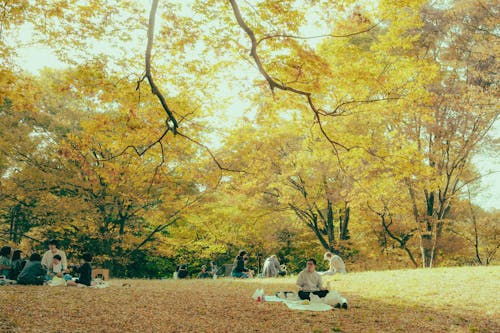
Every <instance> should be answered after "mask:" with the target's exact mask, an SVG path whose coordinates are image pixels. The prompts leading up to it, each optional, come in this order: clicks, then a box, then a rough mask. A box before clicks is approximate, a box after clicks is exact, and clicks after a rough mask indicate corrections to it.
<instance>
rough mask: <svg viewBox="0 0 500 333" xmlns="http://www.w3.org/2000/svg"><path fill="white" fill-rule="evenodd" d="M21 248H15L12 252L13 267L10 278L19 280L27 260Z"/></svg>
mask: <svg viewBox="0 0 500 333" xmlns="http://www.w3.org/2000/svg"><path fill="white" fill-rule="evenodd" d="M21 253H22V252H21V250H15V251H14V252H13V253H12V267H11V269H10V272H9V279H11V280H17V277H18V276H19V274H20V273H21V271H22V270H23V268H24V266H25V265H26V260H23V259H22V258H21Z"/></svg>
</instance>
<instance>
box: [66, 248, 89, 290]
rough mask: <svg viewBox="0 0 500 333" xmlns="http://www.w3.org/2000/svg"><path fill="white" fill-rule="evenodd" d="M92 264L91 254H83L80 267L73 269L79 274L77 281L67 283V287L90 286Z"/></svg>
mask: <svg viewBox="0 0 500 333" xmlns="http://www.w3.org/2000/svg"><path fill="white" fill-rule="evenodd" d="M91 262H92V254H90V253H84V254H83V255H82V264H81V265H80V267H74V268H73V271H75V272H77V273H79V274H80V275H79V277H78V279H76V281H72V280H71V281H67V282H66V285H67V286H73V287H76V286H87V287H89V286H90V285H91V284H92V266H91V265H90V263H91Z"/></svg>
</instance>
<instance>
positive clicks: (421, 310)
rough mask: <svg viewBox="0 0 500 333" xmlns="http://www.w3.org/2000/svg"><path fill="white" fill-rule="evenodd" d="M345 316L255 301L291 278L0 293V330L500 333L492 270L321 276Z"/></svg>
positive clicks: (498, 272) (116, 283)
mask: <svg viewBox="0 0 500 333" xmlns="http://www.w3.org/2000/svg"><path fill="white" fill-rule="evenodd" d="M325 280H326V281H331V282H330V283H331V285H332V286H333V287H334V288H335V289H337V290H338V291H339V292H341V293H342V294H343V295H344V296H346V297H347V299H348V300H349V306H350V308H349V309H348V310H337V309H335V310H332V311H328V312H301V311H292V310H289V309H288V308H287V307H286V306H285V305H284V304H279V303H271V302H269V303H257V302H255V301H253V300H252V299H251V295H252V293H253V291H254V290H255V289H256V288H258V287H259V288H260V287H263V288H264V289H265V290H266V294H274V292H275V291H279V290H295V288H294V279H293V278H284V279H283V278H282V279H266V280H261V279H254V280H233V279H218V280H204V281H197V280H186V281H178V280H176V281H174V280H151V281H149V280H112V281H111V283H112V286H111V287H110V288H107V289H87V288H65V287H46V286H43V287H27V286H2V287H0V332H73V333H75V332H294V333H298V332H500V302H499V301H498V299H499V297H498V295H499V291H500V267H499V266H496V267H462V268H438V269H432V270H424V269H419V270H400V271H383V272H362V273H351V274H347V275H337V276H330V277H325Z"/></svg>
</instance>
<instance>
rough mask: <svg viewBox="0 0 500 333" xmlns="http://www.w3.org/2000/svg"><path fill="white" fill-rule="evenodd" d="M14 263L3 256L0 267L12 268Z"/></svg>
mask: <svg viewBox="0 0 500 333" xmlns="http://www.w3.org/2000/svg"><path fill="white" fill-rule="evenodd" d="M11 268H12V264H11V263H10V262H9V260H8V259H4V258H3V257H2V262H1V263H0V269H11Z"/></svg>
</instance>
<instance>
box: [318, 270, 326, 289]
mask: <svg viewBox="0 0 500 333" xmlns="http://www.w3.org/2000/svg"><path fill="white" fill-rule="evenodd" d="M317 287H318V289H319V290H324V289H326V288H324V287H323V281H322V280H321V275H319V274H318V286H317Z"/></svg>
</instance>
